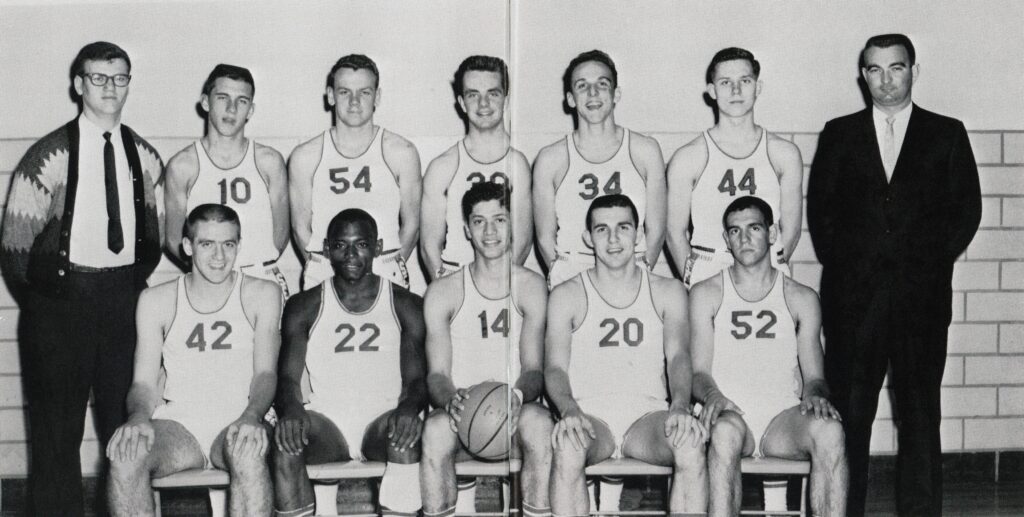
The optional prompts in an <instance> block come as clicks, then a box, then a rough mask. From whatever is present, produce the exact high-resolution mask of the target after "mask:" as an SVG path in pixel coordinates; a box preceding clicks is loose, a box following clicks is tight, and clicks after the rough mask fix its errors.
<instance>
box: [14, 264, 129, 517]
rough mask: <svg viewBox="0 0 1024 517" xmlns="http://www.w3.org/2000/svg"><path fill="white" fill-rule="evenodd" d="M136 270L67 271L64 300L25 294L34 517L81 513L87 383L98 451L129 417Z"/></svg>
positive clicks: (22, 323)
mask: <svg viewBox="0 0 1024 517" xmlns="http://www.w3.org/2000/svg"><path fill="white" fill-rule="evenodd" d="M133 271H134V268H133V267H131V266H128V267H123V268H112V269H109V270H106V269H105V270H98V271H91V272H79V271H69V272H68V273H67V274H68V276H69V278H68V287H69V289H68V293H67V294H68V295H67V296H66V297H65V298H61V299H57V298H53V297H50V296H46V295H43V294H41V293H38V292H33V291H31V290H29V291H28V292H27V293H26V297H25V299H24V302H23V303H22V307H21V321H20V325H19V334H20V336H19V343H20V346H21V357H22V372H23V376H24V384H25V390H26V392H25V393H26V397H27V402H28V417H29V429H30V433H29V440H30V441H29V446H30V451H31V460H30V464H29V492H30V501H31V505H32V508H33V510H32V512H33V513H32V515H38V516H49V515H55V516H57V515H59V516H76V515H82V514H83V511H84V509H83V496H82V474H81V471H82V466H81V458H80V455H79V449H80V448H81V444H82V436H83V433H84V430H85V412H86V406H87V405H88V403H89V392H90V389H91V390H92V393H93V415H94V421H95V425H96V432H97V437H98V438H99V446H100V448H101V450H102V449H103V448H104V447H105V446H106V443H107V440H109V439H110V437H111V435H113V433H114V431H115V430H116V429H117V427H118V426H120V425H121V424H122V423H123V422H124V421H125V399H126V397H127V394H128V389H129V387H130V385H131V381H132V364H133V360H134V354H135V341H136V335H135V305H136V302H137V301H138V297H139V293H138V291H136V289H135V287H134V282H133ZM102 494H103V493H102V492H101V493H100V497H102Z"/></svg>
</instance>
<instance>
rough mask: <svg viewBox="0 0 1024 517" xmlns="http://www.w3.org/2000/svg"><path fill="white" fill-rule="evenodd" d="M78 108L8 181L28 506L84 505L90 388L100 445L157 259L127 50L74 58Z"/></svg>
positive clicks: (149, 151) (146, 153) (118, 408)
mask: <svg viewBox="0 0 1024 517" xmlns="http://www.w3.org/2000/svg"><path fill="white" fill-rule="evenodd" d="M71 73H72V81H73V83H74V90H75V93H76V94H77V95H78V97H79V98H80V102H81V114H80V115H79V116H78V117H77V118H76V119H75V120H72V121H71V122H69V123H67V124H65V125H64V126H63V127H61V128H59V129H57V130H55V131H53V132H52V133H50V134H48V135H46V136H44V137H43V138H42V139H40V140H39V141H38V142H36V143H35V144H34V145H33V146H32V147H31V148H29V150H28V152H26V153H25V156H24V157H23V158H22V159H21V162H20V163H19V164H18V167H17V169H15V171H14V174H13V179H12V181H11V190H10V195H9V198H8V201H7V206H6V213H5V214H4V220H3V232H2V238H0V267H2V270H3V273H4V275H5V276H6V277H7V279H8V285H10V286H11V287H12V288H13V290H14V291H15V295H16V297H17V299H18V301H19V303H20V306H21V321H20V324H19V343H20V345H21V359H22V364H23V369H22V376H23V379H24V383H25V395H26V397H27V400H28V408H29V409H28V418H29V426H28V427H29V429H30V431H31V434H30V438H29V440H30V447H31V456H32V465H31V469H30V473H29V489H30V492H31V495H30V499H31V504H32V506H33V508H32V510H31V511H30V512H29V513H30V514H32V515H40V516H42V515H61V516H74V515H82V514H83V499H82V476H81V460H80V458H79V447H80V446H81V442H82V434H83V432H84V428H85V410H86V405H87V403H88V400H89V391H90V389H91V390H92V392H93V399H94V406H93V413H94V415H93V416H94V421H95V423H96V428H97V435H98V438H99V441H100V447H101V448H102V447H104V446H105V445H106V442H107V440H108V439H109V438H110V436H111V434H112V433H113V432H114V430H115V429H117V427H118V426H119V425H120V424H121V423H123V422H124V416H125V413H124V402H125V397H126V395H127V393H128V387H129V385H130V384H131V375H132V358H133V355H134V352H135V339H136V337H135V305H136V302H137V300H138V296H139V292H140V291H141V290H142V288H144V287H145V286H146V278H147V277H148V276H149V274H150V273H151V272H152V271H153V269H154V268H155V267H156V265H157V262H158V261H159V260H160V241H161V235H160V224H159V218H158V214H157V205H156V201H155V195H154V191H153V186H154V183H155V182H156V181H157V180H158V178H160V175H161V173H162V170H163V162H162V161H161V160H160V156H159V155H158V154H157V152H156V150H155V149H153V147H151V146H150V145H149V144H148V143H147V142H146V141H145V140H143V139H142V138H141V137H139V135H137V134H136V133H135V132H134V131H132V130H131V129H130V128H128V127H127V126H125V125H123V124H121V110H122V109H123V108H124V103H125V100H126V99H127V98H128V83H129V82H130V81H131V75H129V74H130V73H131V60H130V59H129V57H128V54H127V53H125V51H124V50H122V49H121V48H120V47H118V46H117V45H114V44H112V43H107V42H102V41H101V42H95V43H90V44H88V45H86V46H85V47H83V48H82V49H81V50H80V51H79V53H78V56H77V57H76V58H75V60H74V62H73V63H72V66H71Z"/></svg>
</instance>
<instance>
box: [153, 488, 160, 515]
mask: <svg viewBox="0 0 1024 517" xmlns="http://www.w3.org/2000/svg"><path fill="white" fill-rule="evenodd" d="M153 515H154V516H156V517H160V491H159V490H153Z"/></svg>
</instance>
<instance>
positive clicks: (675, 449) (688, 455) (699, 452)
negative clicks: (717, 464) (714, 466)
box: [669, 440, 705, 471]
mask: <svg viewBox="0 0 1024 517" xmlns="http://www.w3.org/2000/svg"><path fill="white" fill-rule="evenodd" d="M669 447H670V448H671V449H672V459H673V461H674V463H675V468H676V469H684V470H691V471H692V470H699V469H701V468H703V467H704V465H705V461H704V460H705V449H704V442H700V443H698V444H697V445H693V444H692V443H691V442H690V440H684V441H683V443H680V444H678V445H672V443H671V442H670V443H669Z"/></svg>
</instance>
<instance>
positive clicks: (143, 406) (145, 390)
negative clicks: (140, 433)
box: [125, 382, 159, 420]
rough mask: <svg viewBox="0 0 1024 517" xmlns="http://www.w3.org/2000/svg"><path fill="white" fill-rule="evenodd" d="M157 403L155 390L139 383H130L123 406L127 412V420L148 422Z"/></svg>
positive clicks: (157, 398)
mask: <svg viewBox="0 0 1024 517" xmlns="http://www.w3.org/2000/svg"><path fill="white" fill-rule="evenodd" d="M158 402H159V397H157V394H156V389H154V388H153V387H152V386H150V385H148V384H142V383H139V382H136V383H132V387H131V389H130V390H128V399H127V401H126V402H125V406H126V408H127V410H128V420H149V419H150V418H151V417H152V416H153V410H154V409H156V405H157V403H158Z"/></svg>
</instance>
